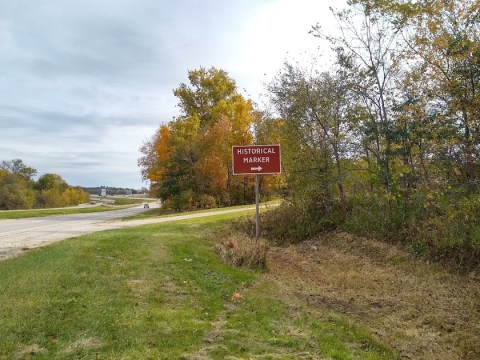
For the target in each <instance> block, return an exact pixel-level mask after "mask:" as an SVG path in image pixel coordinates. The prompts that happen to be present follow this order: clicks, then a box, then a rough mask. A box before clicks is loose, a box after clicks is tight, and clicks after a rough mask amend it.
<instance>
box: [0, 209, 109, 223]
mask: <svg viewBox="0 0 480 360" xmlns="http://www.w3.org/2000/svg"><path fill="white" fill-rule="evenodd" d="M110 210H118V208H112V207H108V206H93V207H85V208H78V209H75V208H65V209H36V210H5V211H0V220H1V219H23V218H29V217H43V216H52V215H70V214H83V213H92V212H99V211H110Z"/></svg>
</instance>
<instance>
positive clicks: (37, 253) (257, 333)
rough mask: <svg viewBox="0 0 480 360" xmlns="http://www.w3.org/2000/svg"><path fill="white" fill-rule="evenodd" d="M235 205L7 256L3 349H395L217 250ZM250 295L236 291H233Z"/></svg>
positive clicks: (1, 268)
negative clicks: (216, 235)
mask: <svg viewBox="0 0 480 360" xmlns="http://www.w3.org/2000/svg"><path fill="white" fill-rule="evenodd" d="M235 216H238V215H237V214H228V215H223V216H214V217H208V218H205V219H196V220H189V221H181V222H174V223H165V224H161V225H148V226H142V227H135V228H128V229H125V230H111V231H106V232H101V233H96V234H92V235H88V236H82V237H78V238H74V239H70V240H67V241H63V242H61V243H58V244H55V245H52V246H49V247H45V248H41V249H37V250H34V251H32V252H30V253H27V254H26V255H24V256H22V257H19V258H15V259H10V260H6V261H3V262H1V263H0V273H1V274H2V276H1V277H0V303H1V304H2V308H1V310H0V324H1V326H0V358H1V359H4V358H5V359H11V358H18V359H27V358H34V359H78V358H88V359H92V358H100V359H149V358H150V359H152V358H154V359H182V358H183V359H200V358H202V357H201V356H204V358H205V357H206V358H211V359H225V358H228V357H230V358H232V359H233V358H252V357H261V358H264V359H318V358H334V359H350V358H356V359H392V358H395V356H394V355H393V354H392V352H391V351H390V350H389V349H388V348H386V347H385V346H383V345H381V344H379V343H378V342H376V341H375V340H374V339H373V338H372V337H371V336H370V335H369V334H368V333H367V332H366V331H365V330H362V329H360V328H358V327H357V326H355V325H353V324H352V323H350V322H349V321H348V319H345V318H341V317H337V316H333V315H325V316H318V314H316V315H313V314H312V313H311V312H310V310H309V309H307V308H305V307H303V306H301V305H292V304H290V303H288V302H285V301H284V300H282V296H281V292H282V289H281V288H279V287H278V286H277V285H276V284H275V283H274V282H272V281H271V280H266V278H265V277H264V275H263V274H262V273H261V272H254V271H252V270H242V269H237V268H232V267H229V266H227V265H225V264H224V263H222V262H220V261H219V259H218V258H217V256H216V255H215V254H214V252H213V251H212V246H213V240H212V238H211V236H210V235H209V234H211V231H212V228H216V227H219V226H220V225H221V224H222V221H224V220H226V219H229V218H233V217H235ZM235 292H238V293H240V294H241V296H242V297H241V298H240V299H239V300H238V301H236V302H232V301H231V296H232V294H233V293H235Z"/></svg>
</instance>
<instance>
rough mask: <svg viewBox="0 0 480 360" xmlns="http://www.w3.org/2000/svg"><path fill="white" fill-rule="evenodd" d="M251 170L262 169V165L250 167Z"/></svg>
mask: <svg viewBox="0 0 480 360" xmlns="http://www.w3.org/2000/svg"><path fill="white" fill-rule="evenodd" d="M250 170H252V171H262V167H261V166H257V167H252V168H250Z"/></svg>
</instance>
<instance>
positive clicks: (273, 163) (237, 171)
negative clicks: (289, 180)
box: [232, 144, 281, 175]
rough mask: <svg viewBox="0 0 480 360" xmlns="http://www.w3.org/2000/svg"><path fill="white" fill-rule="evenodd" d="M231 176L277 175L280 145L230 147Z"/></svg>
mask: <svg viewBox="0 0 480 360" xmlns="http://www.w3.org/2000/svg"><path fill="white" fill-rule="evenodd" d="M232 163H233V175H251V174H256V175H258V174H279V173H280V172H281V165H280V164H281V157H280V145H278V144H277V145H247V146H233V147H232Z"/></svg>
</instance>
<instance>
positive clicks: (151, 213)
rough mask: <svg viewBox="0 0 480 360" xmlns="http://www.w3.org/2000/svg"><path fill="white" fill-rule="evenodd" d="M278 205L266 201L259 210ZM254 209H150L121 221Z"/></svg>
mask: <svg viewBox="0 0 480 360" xmlns="http://www.w3.org/2000/svg"><path fill="white" fill-rule="evenodd" d="M279 204H280V201H278V200H274V201H268V202H265V203H261V204H260V210H261V211H265V210H267V209H270V208H273V207H275V206H278V205H279ZM252 207H253V208H254V207H255V204H249V205H241V206H238V205H237V206H229V207H222V208H212V209H203V210H193V211H186V212H181V213H166V212H165V210H164V209H162V208H161V207H160V208H156V209H150V210H148V211H145V212H142V213H140V214H137V215H133V216H128V217H125V218H123V219H122V220H142V219H150V218H154V217H159V216H161V217H172V216H178V215H187V214H197V213H205V212H212V211H217V210H219V211H221V210H231V209H242V208H243V209H251V208H252Z"/></svg>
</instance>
